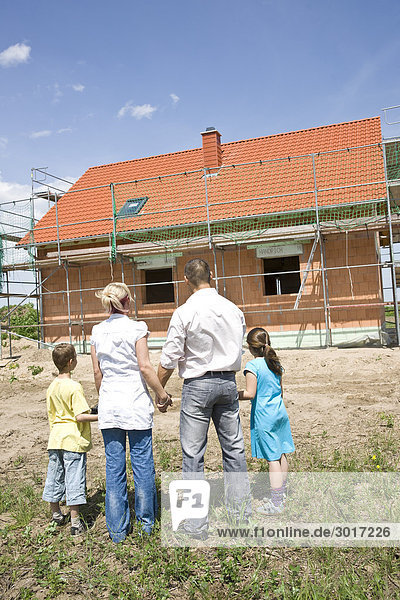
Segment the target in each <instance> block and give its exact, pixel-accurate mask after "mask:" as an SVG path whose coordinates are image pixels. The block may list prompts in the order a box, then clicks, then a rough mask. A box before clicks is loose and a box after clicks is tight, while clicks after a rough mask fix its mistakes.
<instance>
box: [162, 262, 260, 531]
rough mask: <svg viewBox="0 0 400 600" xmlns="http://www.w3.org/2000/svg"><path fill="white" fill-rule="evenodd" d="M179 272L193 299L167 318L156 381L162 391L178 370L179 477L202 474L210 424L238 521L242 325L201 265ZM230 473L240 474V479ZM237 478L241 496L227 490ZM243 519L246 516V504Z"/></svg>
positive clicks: (201, 525) (242, 464)
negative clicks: (237, 378)
mask: <svg viewBox="0 0 400 600" xmlns="http://www.w3.org/2000/svg"><path fill="white" fill-rule="evenodd" d="M184 273H185V275H184V279H185V282H186V284H187V285H188V286H189V288H190V290H191V291H192V295H191V296H190V298H189V299H188V300H187V301H186V303H185V304H183V305H182V306H180V307H179V308H177V309H176V310H175V312H174V314H173V315H172V318H171V322H170V325H169V328H168V333H167V340H166V342H165V345H164V347H163V350H162V353H161V358H160V365H159V367H158V377H159V379H160V381H161V384H162V385H163V386H165V384H166V383H167V381H168V379H169V378H170V376H171V374H172V372H173V371H174V369H175V368H176V367H178V371H179V375H180V377H182V378H183V379H184V382H183V388H182V402H181V413H180V440H181V446H182V471H183V473H202V472H203V471H204V454H205V451H206V446H207V432H208V428H209V425H210V419H212V420H213V422H214V425H215V429H216V431H217V434H218V439H219V442H220V445H221V450H222V458H223V467H224V472H225V475H226V474H227V473H228V474H229V473H231V474H232V475H231V477H230V481H231V489H230V491H227V490H225V491H226V494H227V495H228V498H227V501H228V504H230V506H231V507H233V513H234V514H236V516H239V512H240V510H243V507H240V508H238V504H240V503H241V502H243V498H245V497H247V495H248V479H247V475H246V472H247V468H246V459H245V452H244V441H243V434H242V428H241V425H240V418H239V402H238V392H237V388H236V382H235V372H236V371H238V370H239V369H240V367H241V358H242V344H243V337H244V334H245V332H246V324H245V321H244V316H243V313H242V311H241V310H239V308H238V307H237V306H235V304H233V303H232V302H230V301H229V300H227V299H226V298H224V297H222V296H220V295H219V294H218V293H217V291H216V290H215V289H214V288H212V287H211V283H210V282H211V275H212V274H211V272H210V267H209V265H208V264H207V263H206V262H205V261H204V260H202V259H201V258H194V259H192V260H190V261H189V262H188V263H187V264H186V266H185V271H184ZM234 473H235V474H239V473H241V474H245V475H244V477H243V476H242V477H240V476H238V475H236V476H235V475H233V474H234ZM184 476H185V475H184ZM238 477H239V481H240V488H241V489H240V492H238V490H235V489H232V485H233V487H235V486H236V484H235V483H233V484H232V481H233V480H234V481H236V482H237V481H238ZM228 479H229V477H228ZM243 481H244V485H243ZM226 483H227V478H226V477H225V484H226ZM228 483H229V482H228ZM235 505H236V508H235ZM243 514H244V515H245V516H248V514H249V507H248V503H247V504H246V506H245V509H244V513H243V512H242V516H243ZM194 521H198V522H197V523H194ZM193 523H194V524H193ZM186 525H189V528H188V527H186ZM186 525H185V527H186V528H187V529H188V530H189V531H190V530H192V532H193V533H195V532H197V533H199V532H200V533H201V531H205V530H206V528H207V523H206V522H201V520H197V519H196V520H194V519H193V520H191V522H190V523H188V522H187V523H186Z"/></svg>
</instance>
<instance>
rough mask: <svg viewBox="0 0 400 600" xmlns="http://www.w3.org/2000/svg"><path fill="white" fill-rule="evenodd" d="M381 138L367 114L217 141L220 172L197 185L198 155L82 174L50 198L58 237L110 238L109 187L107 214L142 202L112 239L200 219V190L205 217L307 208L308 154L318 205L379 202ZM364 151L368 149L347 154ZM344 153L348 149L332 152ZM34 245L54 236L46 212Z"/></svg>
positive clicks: (310, 189) (200, 176)
mask: <svg viewBox="0 0 400 600" xmlns="http://www.w3.org/2000/svg"><path fill="white" fill-rule="evenodd" d="M381 140H382V137H381V128H380V119H379V117H374V118H370V119H363V120H360V121H351V122H349V123H340V124H336V125H328V126H324V127H316V128H313V129H307V130H302V131H294V132H290V133H283V134H279V135H272V136H267V137H261V138H254V139H248V140H241V141H237V142H229V143H226V144H222V161H223V162H222V168H221V169H220V170H219V171H218V173H217V174H216V175H213V176H210V177H207V178H206V179H205V178H204V171H203V154H202V149H201V148H196V149H193V150H185V151H182V152H175V153H172V154H163V155H160V156H152V157H149V158H141V159H136V160H130V161H126V162H119V163H113V164H108V165H101V166H96V167H91V168H90V169H88V170H87V171H86V172H85V173H84V174H83V175H82V177H80V179H79V180H78V181H77V182H76V183H75V184H74V185H73V186H72V187H71V188H70V190H69V191H68V192H67V193H66V194H64V196H62V197H61V198H60V199H59V202H58V221H59V237H60V240H73V239H80V238H85V237H93V236H102V235H108V234H110V233H112V231H113V197H112V192H111V187H110V184H114V185H113V188H114V201H115V206H116V211H117V212H118V211H119V210H120V209H121V208H122V206H123V205H124V203H125V202H126V200H127V199H129V198H139V197H144V196H146V197H147V198H148V201H147V202H146V204H145V206H144V207H143V209H142V210H141V211H140V213H139V215H137V216H135V217H133V218H124V219H117V220H116V230H117V232H122V231H139V230H144V229H150V228H159V227H172V226H181V225H187V224H193V223H201V222H205V221H206V220H207V206H206V193H205V183H206V184H207V195H208V203H209V206H208V209H209V216H210V219H211V220H220V219H237V218H244V217H247V216H257V215H261V214H269V213H281V212H286V211H293V210H301V209H307V208H312V207H313V206H314V202H315V193H314V192H315V191H314V172H313V165H312V159H311V158H310V156H309V155H310V154H311V153H315V154H316V155H315V173H316V181H317V188H318V203H319V205H321V206H324V205H325V206H328V205H335V204H342V203H348V202H358V201H364V200H371V199H379V198H383V197H384V196H385V185H384V183H382V182H384V166H383V158H382V150H381V148H380V147H379V146H378V144H379V143H380V142H381ZM367 145H374V146H372V147H368V148H358V149H355V148H357V147H360V146H367ZM346 148H349V149H352V150H344V151H342V152H338V151H339V150H343V149H346ZM324 153H326V154H324ZM256 161H257V162H256ZM243 163H255V164H250V165H249V164H245V165H243ZM233 165H235V166H233ZM337 188H341V189H337ZM34 238H35V243H38V244H39V243H49V242H54V241H55V240H56V239H57V231H56V214H55V207H53V208H52V209H51V210H49V212H48V213H47V214H46V215H45V216H44V217H43V218H42V219H41V220H40V221H39V223H38V224H37V225H36V227H35V231H34ZM24 241H25V243H26V242H27V241H28V238H26V239H24Z"/></svg>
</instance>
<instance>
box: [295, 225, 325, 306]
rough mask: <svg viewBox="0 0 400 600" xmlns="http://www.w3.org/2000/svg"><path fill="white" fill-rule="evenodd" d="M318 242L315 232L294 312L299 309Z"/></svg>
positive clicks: (317, 234) (317, 232) (317, 233)
mask: <svg viewBox="0 0 400 600" xmlns="http://www.w3.org/2000/svg"><path fill="white" fill-rule="evenodd" d="M318 242H319V231H316V232H315V238H314V243H313V245H312V248H311V252H310V256H309V257H308V262H307V266H306V268H305V271H304V273H303V279H302V280H301V285H300V288H299V291H298V292H297V297H296V301H295V303H294V307H293V308H294V310H296V309H297V308H299V303H300V299H301V295H302V293H303V290H304V286H305V284H306V281H307V277H308V274H309V272H310V269H311V263H312V261H313V258H314V254H315V250H316V249H317V246H318Z"/></svg>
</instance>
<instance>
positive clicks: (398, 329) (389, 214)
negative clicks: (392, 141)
mask: <svg viewBox="0 0 400 600" xmlns="http://www.w3.org/2000/svg"><path fill="white" fill-rule="evenodd" d="M382 154H383V164H384V168H385V184H386V209H387V217H388V225H389V255H390V272H391V279H392V291H393V308H394V322H395V325H396V336H397V345H398V346H399V345H400V323H399V304H398V301H397V286H396V266H395V263H394V252H393V243H394V242H393V226H392V208H391V206H390V190H389V180H388V176H387V161H386V145H385V144H384V145H383V148H382Z"/></svg>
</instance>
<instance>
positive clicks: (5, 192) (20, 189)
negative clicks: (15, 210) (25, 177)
mask: <svg viewBox="0 0 400 600" xmlns="http://www.w3.org/2000/svg"><path fill="white" fill-rule="evenodd" d="M30 195H31V186H30V185H28V184H26V185H24V184H21V183H15V182H11V181H3V179H2V177H1V173H0V204H1V203H2V202H13V201H14V200H23V199H24V198H29V197H30Z"/></svg>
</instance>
